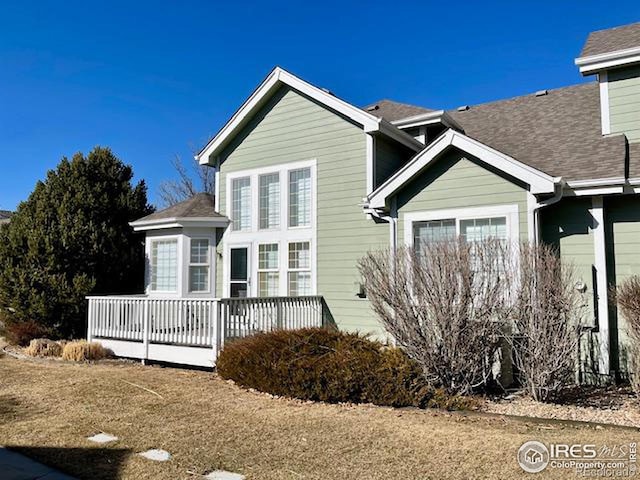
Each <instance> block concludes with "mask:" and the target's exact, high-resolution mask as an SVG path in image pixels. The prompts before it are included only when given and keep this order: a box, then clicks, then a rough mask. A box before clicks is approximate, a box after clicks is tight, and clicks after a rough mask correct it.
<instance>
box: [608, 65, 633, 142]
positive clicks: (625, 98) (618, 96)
mask: <svg viewBox="0 0 640 480" xmlns="http://www.w3.org/2000/svg"><path fill="white" fill-rule="evenodd" d="M608 77H609V78H608V81H609V83H608V86H609V112H610V114H609V118H610V122H611V133H625V134H626V135H627V138H628V139H629V141H630V142H640V67H633V68H625V69H620V70H612V71H610V72H609V75H608Z"/></svg>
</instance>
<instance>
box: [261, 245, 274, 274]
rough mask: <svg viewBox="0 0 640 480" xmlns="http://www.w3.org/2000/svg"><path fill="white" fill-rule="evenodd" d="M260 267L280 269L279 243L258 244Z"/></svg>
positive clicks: (262, 268) (263, 268)
mask: <svg viewBox="0 0 640 480" xmlns="http://www.w3.org/2000/svg"><path fill="white" fill-rule="evenodd" d="M258 269H259V270H273V269H275V270H277V269H278V244H277V243H270V244H268V245H260V246H258Z"/></svg>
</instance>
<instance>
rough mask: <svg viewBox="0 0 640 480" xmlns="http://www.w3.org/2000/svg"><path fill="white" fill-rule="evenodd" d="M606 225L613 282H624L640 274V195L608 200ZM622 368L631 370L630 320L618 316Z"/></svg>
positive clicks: (611, 282) (610, 275)
mask: <svg viewBox="0 0 640 480" xmlns="http://www.w3.org/2000/svg"><path fill="white" fill-rule="evenodd" d="M605 212H606V216H605V224H606V232H607V245H608V247H609V250H608V254H609V255H608V258H607V260H608V264H609V283H610V284H612V285H620V284H621V283H622V282H624V281H625V280H626V279H628V278H629V277H631V276H633V275H640V198H638V197H637V196H635V195H634V196H628V195H625V196H622V197H612V198H608V199H606V203H605ZM617 332H618V348H619V351H620V367H621V370H622V371H628V369H627V355H626V350H627V349H626V344H627V342H628V338H627V335H628V334H627V322H626V320H625V318H624V316H623V315H621V314H620V313H619V314H618V316H617Z"/></svg>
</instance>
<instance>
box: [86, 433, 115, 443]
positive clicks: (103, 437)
mask: <svg viewBox="0 0 640 480" xmlns="http://www.w3.org/2000/svg"><path fill="white" fill-rule="evenodd" d="M87 440H89V441H91V442H95V443H109V442H115V441H116V440H118V437H114V436H113V435H109V434H108V433H104V432H103V433H96V434H95V435H92V436H90V437H87Z"/></svg>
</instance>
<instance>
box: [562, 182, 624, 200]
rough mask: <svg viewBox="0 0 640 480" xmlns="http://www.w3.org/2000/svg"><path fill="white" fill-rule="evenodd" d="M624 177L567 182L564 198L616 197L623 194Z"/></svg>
mask: <svg viewBox="0 0 640 480" xmlns="http://www.w3.org/2000/svg"><path fill="white" fill-rule="evenodd" d="M625 184H626V179H625V178H624V177H611V178H593V179H589V180H574V181H569V182H567V183H566V185H565V189H564V195H565V196H575V197H582V196H593V195H616V194H620V193H624V187H625Z"/></svg>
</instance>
